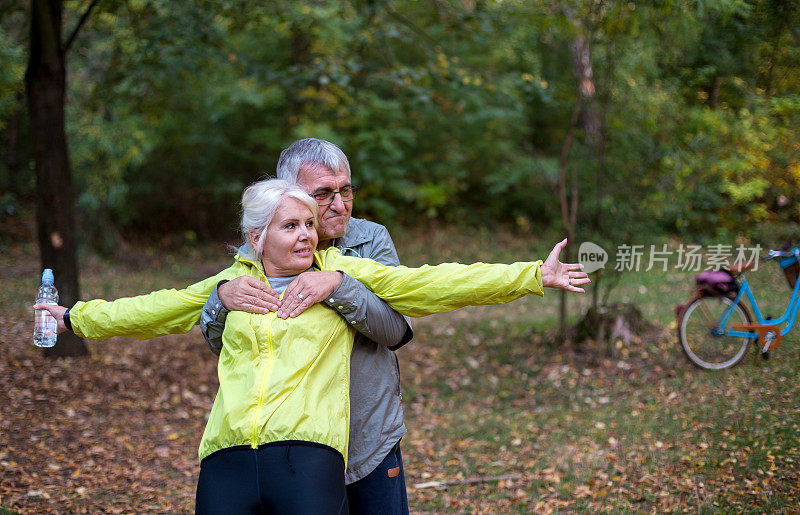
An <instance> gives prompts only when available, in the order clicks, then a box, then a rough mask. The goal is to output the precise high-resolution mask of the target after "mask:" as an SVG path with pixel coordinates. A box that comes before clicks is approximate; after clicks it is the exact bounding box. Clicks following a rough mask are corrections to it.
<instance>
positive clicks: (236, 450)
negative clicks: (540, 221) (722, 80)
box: [36, 180, 589, 513]
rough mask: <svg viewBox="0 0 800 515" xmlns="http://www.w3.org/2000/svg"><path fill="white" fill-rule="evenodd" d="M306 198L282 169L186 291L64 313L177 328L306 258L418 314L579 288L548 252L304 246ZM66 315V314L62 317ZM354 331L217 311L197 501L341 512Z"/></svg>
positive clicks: (148, 331)
mask: <svg viewBox="0 0 800 515" xmlns="http://www.w3.org/2000/svg"><path fill="white" fill-rule="evenodd" d="M316 211H317V203H316V202H315V201H314V200H313V199H312V198H311V197H310V196H308V195H307V194H306V193H305V192H304V191H303V190H301V189H300V188H298V187H297V186H294V185H292V184H290V183H287V182H284V181H280V180H266V181H261V182H258V183H255V184H253V185H252V186H250V187H248V188H247V189H246V190H245V192H244V194H243V197H242V224H241V226H242V233H243V235H244V237H245V239H246V241H247V242H248V243H249V246H248V248H249V249H252V252H249V253H247V254H245V255H241V254H237V255H236V257H235V263H234V264H233V265H232V266H231V267H230V268H228V269H226V270H224V271H222V272H221V273H219V274H217V275H216V276H214V277H211V278H209V279H206V280H205V281H202V282H200V283H197V284H194V285H192V286H189V287H188V288H186V289H185V290H180V291H176V290H162V291H158V292H154V293H151V294H148V295H143V296H140V297H132V298H123V299H118V300H116V301H113V302H107V301H104V300H93V301H89V302H78V303H77V304H75V306H73V307H72V308H71V309H70V310H69V311H68V313H69V314H68V316H67V317H63V314H64V311H65V309H64V308H63V307H59V306H57V307H47V306H44V305H41V306H36V307H37V308H40V309H49V310H50V311H51V313H52V314H53V315H54V316H56V318H57V319H59V327H60V328H61V327H64V324H65V322H66V323H68V324H71V327H72V330H74V331H75V333H77V334H78V335H80V336H83V337H86V338H91V339H100V338H108V337H110V336H119V335H128V336H135V337H138V338H152V337H155V336H159V335H163V334H167V333H177V332H186V331H188V330H189V329H190V328H191V327H192V326H193V325H194V324H195V323H196V322H197V320H198V317H199V313H200V309H201V306H202V305H203V303H204V302H205V300H206V298H207V296H208V292H209V291H210V290H211V289H212V288H213V287H214V285H215V284H217V283H218V282H219V281H220V280H223V279H231V278H234V277H237V276H241V275H248V276H251V277H256V278H258V279H259V280H262V281H266V282H268V283H269V284H270V286H271V287H272V288H273V289H274V290H276V291H278V292H280V293H281V295H282V292H283V290H284V289H285V288H286V286H287V285H288V284H289V282H291V280H292V278H293V277H295V276H297V275H298V274H300V273H302V272H304V271H306V270H308V269H309V268H312V267H316V268H318V269H321V270H333V271H340V272H344V273H347V274H349V275H351V276H353V277H355V278H356V279H358V280H359V281H361V282H363V283H364V284H365V285H367V286H368V287H369V288H370V289H371V290H373V291H374V292H375V293H376V294H377V295H379V296H380V297H381V298H383V299H384V300H385V301H386V302H388V303H389V305H390V306H391V307H392V308H394V309H395V310H397V311H398V312H400V313H403V314H406V315H409V316H415V317H419V316H425V315H428V314H431V313H440V312H445V311H450V310H453V309H456V308H459V307H463V306H467V305H478V304H500V303H505V302H510V301H512V300H514V299H517V298H519V297H522V296H524V295H527V294H531V293H533V294H537V295H542V294H543V290H542V288H543V286H547V287H551V288H560V289H564V290H568V291H574V292H582V291H583V290H582V289H581V288H580V287H579V286H580V285H582V284H585V283H587V282H589V279H588V277H587V276H586V274H585V273H583V272H580V265H567V264H563V263H560V262H559V261H558V253H559V251H560V250H561V248H562V247H563V245H564V243H565V242H561V243H559V244H558V245H556V247H555V248H554V249H553V251H552V252H551V254H550V256H549V257H548V259H547V260H546V261H545V262H544V263H542V262H541V261H534V262H524V263H514V264H510V265H490V264H483V263H477V264H473V265H460V264H456V263H445V264H441V265H437V266H428V265H425V266H422V267H420V268H406V267H387V266H383V265H380V264H378V263H376V262H374V261H371V260H368V259H361V258H352V257H345V256H342V255H341V253H340V252H339V250H338V249H336V248H330V249H327V250H325V251H322V252H315V249H316V244H317V233H316V230H315V223H316ZM64 318H66V321H65V320H64ZM353 337H354V330H353V329H352V328H351V327H349V325H348V324H347V323H346V322H345V321H344V320H343V319H342V318H341V317H340V316H339V315H338V314H337V313H336V312H335V311H334V310H332V309H330V308H329V307H327V306H326V305H324V304H315V305H313V306H311V307H310V308H308V309H307V310H306V311H305V312H303V313H302V314H300V315H299V316H297V317H296V318H286V319H283V318H280V317H278V316H277V314H276V313H274V312H272V313H268V314H251V313H245V312H242V311H234V312H231V313H230V314H229V315H228V319H227V323H226V325H225V332H224V334H223V341H224V347H223V349H222V353H221V354H220V358H219V364H218V372H219V382H220V386H219V390H218V392H217V396H216V398H215V400H214V405H213V408H212V410H211V414H210V417H209V419H208V423H207V425H206V429H205V432H204V433H203V437H202V440H201V442H200V450H199V456H200V460H201V467H200V478H199V480H198V486H197V505H196V509H197V512H198V513H251V512H253V513H258V512H262V511H263V512H279V513H344V512H346V511H347V500H346V494H345V486H344V470H345V463H346V461H347V437H348V425H349V413H350V410H349V372H350V365H349V356H350V349H351V347H352V345H353Z"/></svg>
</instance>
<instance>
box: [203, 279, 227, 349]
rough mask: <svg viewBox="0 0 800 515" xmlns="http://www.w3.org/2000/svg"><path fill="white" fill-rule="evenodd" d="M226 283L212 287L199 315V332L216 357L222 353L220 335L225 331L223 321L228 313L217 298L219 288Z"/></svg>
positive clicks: (224, 281)
mask: <svg viewBox="0 0 800 515" xmlns="http://www.w3.org/2000/svg"><path fill="white" fill-rule="evenodd" d="M226 282H228V281H227V280H222V281H220V282H218V283H217V284H216V285H215V286H214V289H213V290H211V295H209V296H208V300H207V301H206V303H205V304H203V310H202V312H201V313H200V331H201V332H202V333H203V338H205V339H206V343H207V344H208V346H209V347H210V348H211V352H213V353H214V354H216V355H217V356H219V353H220V352H222V333H223V332H224V331H225V321H226V320H227V319H228V313H229V311H228V310H227V309H226V308H225V306H223V305H222V301H221V300H220V298H219V287H220V286H221V285H222V284H223V283H226Z"/></svg>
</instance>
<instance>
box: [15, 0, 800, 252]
mask: <svg viewBox="0 0 800 515" xmlns="http://www.w3.org/2000/svg"><path fill="white" fill-rule="evenodd" d="M7 5H8V6H9V7H4V9H5V10H4V11H3V14H4V16H3V20H2V21H1V22H0V60H1V61H2V63H3V66H0V139H2V141H4V142H5V141H8V138H9V136H10V134H9V121H10V120H11V117H12V113H13V110H14V109H15V105H17V104H18V97H17V94H18V93H19V92H21V91H23V88H22V82H21V81H22V78H23V77H22V75H23V73H24V66H25V52H24V45H25V39H26V31H25V30H24V27H25V26H26V16H27V13H26V11H25V7H24V4H23V3H22V2H11V3H9V4H7ZM82 9H85V2H78V1H70V2H66V12H65V18H66V19H65V37H66V35H67V34H69V32H70V31H71V28H72V27H74V26H75V24H76V23H77V20H78V19H79V17H80V15H81V13H82ZM797 26H800V7H799V6H798V5H797V4H796V3H795V2H785V1H777V0H727V1H725V2H710V1H702V2H700V1H698V2H694V3H684V2H656V3H652V4H641V3H636V4H634V3H631V2H621V1H620V2H617V1H614V2H603V3H597V2H589V1H587V0H573V1H570V2H549V1H544V0H537V1H534V2H523V1H519V0H512V1H506V2H438V3H428V2H389V1H385V0H379V1H369V2H366V1H362V0H357V1H351V2H341V1H324V2H317V3H313V4H305V3H298V2H288V1H286V0H278V1H276V2H270V3H268V4H261V3H252V2H243V1H241V0H228V1H225V2H208V1H204V0H193V1H189V2H177V3H176V2H167V1H164V0H158V1H156V0H137V1H130V2H101V3H100V4H98V6H97V7H96V8H95V10H94V11H93V13H92V15H91V17H90V18H89V21H88V23H87V24H86V25H85V26H84V28H83V30H82V32H81V33H80V34H79V36H78V38H77V40H76V41H75V42H74V44H73V46H72V49H71V50H70V53H69V55H68V66H69V87H70V89H69V96H68V107H67V129H68V133H69V139H70V144H71V158H72V164H73V172H74V177H75V183H76V190H77V192H78V212H79V216H80V217H81V219H82V227H83V228H84V229H83V234H84V235H87V236H89V237H92V235H94V240H95V242H97V241H98V237H100V238H99V239H100V240H102V236H103V235H104V234H108V231H106V230H105V227H108V226H112V227H114V228H116V229H117V230H121V231H126V232H129V233H138V234H143V235H147V234H150V233H154V234H163V233H164V232H165V231H167V232H169V231H175V232H176V233H179V234H180V233H183V232H184V231H187V230H189V231H192V232H193V233H194V234H197V235H199V236H200V237H202V238H205V237H211V236H218V235H223V236H227V235H231V234H232V233H233V231H234V226H235V219H236V212H237V202H238V197H239V194H240V191H241V188H242V187H243V186H244V185H246V184H247V183H248V182H251V181H253V180H256V179H258V178H260V177H263V176H266V175H269V174H271V173H272V172H273V170H274V166H275V162H276V160H277V157H278V155H279V153H280V150H281V149H282V148H284V147H285V146H286V145H288V144H289V143H290V142H291V141H293V140H295V139H297V138H301V137H307V136H315V137H321V138H325V139H329V140H331V141H333V142H335V143H337V144H338V145H340V146H341V147H342V148H343V149H344V151H345V152H346V153H347V155H348V156H349V158H350V162H351V166H352V170H353V177H354V181H355V182H356V183H357V184H358V185H359V186H361V188H362V190H361V191H362V193H361V194H360V196H359V200H358V211H359V213H360V214H361V215H364V216H371V217H374V218H377V219H380V220H383V221H389V220H398V221H403V222H407V223H416V222H420V221H424V220H426V219H429V218H434V217H435V218H445V219H448V220H461V219H464V220H468V221H470V222H478V223H485V222H486V221H488V220H493V221H502V222H511V223H514V224H517V225H518V226H520V227H526V226H528V225H533V226H537V227H543V226H553V227H560V207H559V205H558V197H557V194H556V192H557V188H556V186H557V180H558V172H559V162H560V158H561V153H562V150H563V146H564V141H565V138H566V137H567V135H568V133H569V132H570V118H571V115H572V112H573V110H574V108H575V105H576V102H577V98H578V97H577V93H576V91H577V84H576V79H575V74H574V66H573V54H572V48H573V47H572V45H573V44H574V43H575V41H576V38H579V37H584V38H586V40H587V41H588V42H589V45H590V50H591V54H590V55H591V63H590V64H591V66H592V71H593V87H594V91H595V97H594V106H593V108H594V109H596V112H597V114H598V117H599V120H600V123H601V127H600V132H601V136H602V140H603V141H602V145H600V146H596V145H595V144H594V142H593V140H592V139H591V138H592V136H591V135H589V134H584V132H583V125H581V124H580V123H579V124H578V125H577V126H576V127H574V128H573V133H574V135H575V139H574V142H573V144H572V147H571V149H570V151H569V155H568V156H567V161H566V166H567V168H566V172H567V175H568V176H573V175H574V177H575V178H576V180H577V181H578V183H579V199H580V216H579V221H578V227H579V233H580V236H582V237H592V238H595V239H597V240H599V239H604V240H608V241H612V240H615V241H621V240H623V239H629V238H630V237H631V236H633V235H638V234H643V233H645V234H651V233H655V234H664V233H667V234H678V235H680V236H682V237H685V238H701V237H702V238H707V237H713V236H715V235H717V234H718V233H719V234H725V235H734V236H735V235H742V236H745V237H750V238H758V237H759V235H760V234H762V227H763V226H764V224H776V226H781V227H785V228H789V227H791V224H793V223H796V221H797V219H798V216H800V210H799V209H798V205H800V204H798V201H800V184H799V183H798V180H799V176H800V171H798V170H800V156H799V155H798V154H800V150H799V147H798V141H800V135H799V134H798V129H797V127H800V123H799V122H800V100H799V99H800V73H798V72H800V70H798V66H799V65H798V63H800V42H798V38H797V31H796V27H797ZM665 42H668V43H666V44H665ZM15 102H17V104H15ZM20 130H21V131H22V133H21V135H22V139H23V140H24V139H25V127H24V124H23V126H22V128H21V129H20ZM20 151H21V152H23V153H24V152H26V147H25V146H24V145H22V146H21V147H20ZM23 157H24V156H23ZM24 162H26V160H25V159H23V163H24ZM4 163H5V161H3V162H2V163H0V184H6V183H9V184H10V178H11V177H10V172H9V170H8V168H7V167H6V166H5V164H4ZM2 179H8V180H2ZM17 184H19V181H17ZM27 184H28V185H29V186H30V185H31V184H32V183H31V182H30V181H29V183H27ZM15 187H17V189H19V187H18V186H15ZM23 189H24V188H23ZM220 222H222V223H220ZM112 233H113V231H112ZM112 239H113V237H112ZM112 244H113V242H112Z"/></svg>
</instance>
